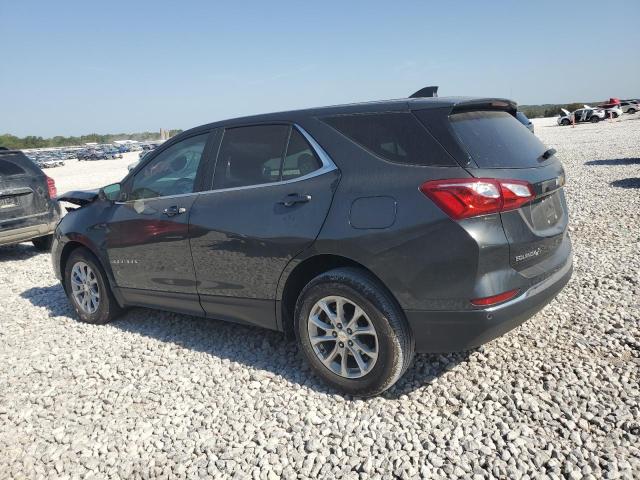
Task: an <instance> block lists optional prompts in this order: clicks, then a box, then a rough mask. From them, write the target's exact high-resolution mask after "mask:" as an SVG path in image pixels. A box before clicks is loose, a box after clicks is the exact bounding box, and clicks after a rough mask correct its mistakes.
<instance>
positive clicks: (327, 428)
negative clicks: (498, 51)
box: [0, 115, 640, 479]
mask: <svg viewBox="0 0 640 480" xmlns="http://www.w3.org/2000/svg"><path fill="white" fill-rule="evenodd" d="M534 123H535V125H536V129H537V130H536V133H537V134H538V135H539V136H540V138H541V139H542V140H543V141H544V142H545V143H547V144H548V145H550V146H554V147H555V148H557V149H558V151H559V155H560V156H561V157H562V159H563V161H564V164H565V167H566V171H567V178H568V185H567V193H568V199H569V204H570V209H571V215H572V218H571V231H572V237H573V242H574V247H575V265H576V269H575V274H574V277H573V279H572V281H571V282H570V284H569V285H568V286H567V288H565V290H564V291H563V292H562V293H561V294H560V296H559V297H558V298H557V299H556V300H555V301H554V302H553V303H551V304H550V305H549V306H548V307H547V308H545V309H544V310H543V311H542V312H541V313H539V314H538V315H536V316H535V317H534V318H533V319H532V320H530V321H529V322H527V323H525V324H524V325H523V326H522V327H520V328H519V329H517V330H515V331H513V332H511V333H509V334H507V335H506V336H504V337H502V338H500V339H498V340H496V341H494V342H492V343H490V344H489V345H486V346H484V347H482V348H480V349H478V350H476V351H474V352H471V353H467V354H457V355H445V356H426V355H423V356H418V357H417V359H416V362H415V364H414V366H413V367H412V368H410V369H409V371H408V372H407V374H406V375H405V377H404V378H403V379H402V380H400V382H398V384H397V385H396V386H395V387H394V388H393V389H392V390H391V391H389V392H387V393H386V394H385V395H383V396H381V397H377V398H373V399H369V400H366V401H363V400H354V399H352V398H348V397H343V396H341V395H338V394H336V393H335V392H332V391H329V390H327V389H326V388H325V387H324V386H323V385H322V384H321V383H320V382H319V380H317V379H316V378H315V377H314V376H313V375H312V374H311V372H310V371H309V369H308V368H307V367H306V365H305V362H304V361H303V359H302V358H301V356H300V354H299V353H298V352H297V349H296V347H295V344H294V343H293V342H291V341H285V340H284V339H283V338H282V336H281V335H280V334H278V333H274V332H269V331H264V330H259V329H253V328H248V327H243V326H237V325H232V324H226V323H222V322H216V321H208V320H203V319H197V318H192V317H187V316H183V315H176V314H171V313H163V312H159V311H154V310H145V309H134V310H131V311H129V312H128V313H127V314H126V315H125V316H124V317H123V318H122V319H121V320H119V321H117V322H115V323H113V324H111V325H108V326H90V325H84V324H81V323H79V322H77V321H76V320H75V318H74V316H73V314H72V311H71V308H70V307H69V305H68V303H67V300H66V298H65V296H64V294H63V291H62V288H61V287H60V285H59V284H58V282H57V281H56V279H55V278H54V276H53V273H52V271H51V266H50V260H49V256H48V255H46V254H37V253H36V252H35V251H34V250H33V249H32V248H31V247H30V246H29V245H28V244H23V245H19V246H14V247H5V248H0V287H1V290H0V291H1V292H2V297H1V298H2V300H1V303H0V365H1V367H0V477H5V478H10V477H11V478H21V477H30V478H35V477H40V478H42V477H56V476H60V477H79V476H86V477H89V476H92V475H93V476H95V478H117V477H120V478H139V477H142V478H149V477H164V478H169V477H189V478H194V477H203V478H204V477H210V476H213V477H233V478H261V479H262V478H269V479H276V478H305V477H314V478H354V479H355V478H425V477H441V478H456V477H457V478H470V477H472V478H485V477H488V476H494V477H500V478H506V477H509V478H520V477H524V478H541V477H551V478H562V477H565V478H634V477H635V478H638V476H639V475H640V449H639V445H640V386H639V380H640V373H639V372H640V325H639V323H640V116H639V115H636V116H635V118H633V117H631V118H629V117H627V116H625V119H624V121H617V122H612V123H609V122H605V123H601V124H598V125H579V126H577V127H576V128H571V127H557V126H555V125H554V124H553V119H543V120H540V121H537V120H536V121H534ZM126 163H127V162H125V161H122V164H123V165H125V164H126ZM85 165H86V166H87V168H89V167H91V168H90V170H88V171H87V172H88V173H87V174H88V175H93V174H95V173H96V172H98V170H100V169H103V168H104V169H106V171H108V173H109V175H110V176H109V178H107V175H105V176H104V177H100V178H98V176H97V175H96V178H95V182H94V183H92V184H91V185H84V183H87V184H88V183H90V182H89V181H88V180H89V178H88V177H85V179H84V180H82V182H83V184H82V185H78V186H79V187H86V186H93V187H95V186H98V185H99V184H104V183H109V182H110V181H113V180H117V175H116V172H115V171H113V170H112V168H111V167H113V166H114V165H115V163H112V161H110V162H91V163H86V164H85ZM104 165H107V166H104ZM63 168H67V167H63ZM83 168H84V165H83ZM125 168H126V167H125ZM125 171H126V170H123V171H122V172H121V173H118V175H120V176H122V175H124V173H125ZM50 172H51V173H52V174H53V175H54V177H55V176H56V173H63V171H62V170H59V171H58V172H56V171H55V170H51V171H50ZM60 178H64V176H61V177H60ZM69 180H70V178H69ZM85 180H86V182H85ZM91 180H92V182H93V178H92V177H91ZM62 184H64V186H65V187H66V186H67V180H66V179H65V180H62V181H60V183H59V185H62ZM69 185H70V186H73V185H71V184H69ZM59 188H60V187H59Z"/></svg>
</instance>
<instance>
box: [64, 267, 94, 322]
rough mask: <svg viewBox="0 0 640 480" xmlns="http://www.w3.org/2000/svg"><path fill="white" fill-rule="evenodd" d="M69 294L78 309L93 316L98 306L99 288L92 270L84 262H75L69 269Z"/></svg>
mask: <svg viewBox="0 0 640 480" xmlns="http://www.w3.org/2000/svg"><path fill="white" fill-rule="evenodd" d="M71 292H72V294H73V299H74V300H75V302H76V304H77V305H78V307H79V308H80V309H81V310H82V311H83V312H85V313H88V314H90V315H91V314H93V313H95V312H96V311H97V310H98V307H99V306H100V286H99V285H98V277H97V276H96V274H95V272H94V271H93V269H92V268H91V267H90V266H89V265H87V264H86V263H85V262H76V263H75V264H74V265H73V268H72V269H71Z"/></svg>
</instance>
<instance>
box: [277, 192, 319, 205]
mask: <svg viewBox="0 0 640 480" xmlns="http://www.w3.org/2000/svg"><path fill="white" fill-rule="evenodd" d="M310 200H311V195H308V194H299V193H292V194H290V195H287V196H286V197H284V200H282V201H281V202H280V203H281V204H282V205H284V206H285V207H293V206H294V205H295V204H296V203H307V202H308V201H310Z"/></svg>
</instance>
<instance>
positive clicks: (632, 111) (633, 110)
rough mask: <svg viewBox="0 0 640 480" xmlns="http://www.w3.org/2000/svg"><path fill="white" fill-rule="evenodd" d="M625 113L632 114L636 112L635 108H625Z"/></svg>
mask: <svg viewBox="0 0 640 480" xmlns="http://www.w3.org/2000/svg"><path fill="white" fill-rule="evenodd" d="M627 113H630V114H631V115H633V114H634V113H636V109H635V108H630V109H629V110H627Z"/></svg>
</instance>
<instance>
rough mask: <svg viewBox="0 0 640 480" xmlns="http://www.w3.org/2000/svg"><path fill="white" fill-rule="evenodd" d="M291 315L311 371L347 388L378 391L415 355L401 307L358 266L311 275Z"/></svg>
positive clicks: (356, 391) (359, 391) (367, 392)
mask: <svg viewBox="0 0 640 480" xmlns="http://www.w3.org/2000/svg"><path fill="white" fill-rule="evenodd" d="M295 320H296V333H297V336H298V340H299V342H300V346H301V348H302V351H303V352H304V354H305V356H306V357H307V360H308V361H309V363H310V364H311V366H312V367H313V369H314V370H315V372H316V373H317V374H318V375H319V376H320V377H322V378H323V379H324V380H325V381H326V382H327V383H328V384H330V385H331V386H333V387H335V388H337V389H339V390H342V391H343V392H345V393H349V394H352V395H358V396H370V395H376V394H378V393H381V392H383V391H385V390H387V389H388V388H389V387H391V386H392V385H393V384H394V383H395V382H396V381H397V380H398V379H399V378H400V377H401V376H402V374H403V373H404V372H405V371H406V369H407V368H408V367H409V365H410V364H411V361H412V359H413V354H414V339H413V336H412V333H411V330H410V328H409V326H408V325H407V322H406V320H405V318H404V314H403V312H402V310H401V309H400V307H399V306H398V305H397V304H396V302H395V300H394V299H393V298H392V297H391V295H390V294H389V293H388V292H387V291H386V289H385V288H384V287H383V286H382V285H380V284H379V282H378V281H377V280H376V279H375V278H373V277H371V276H370V275H369V274H367V273H366V272H364V271H362V270H359V269H355V268H339V269H335V270H331V271H329V272H326V273H324V274H322V275H319V276H318V277H316V278H315V279H313V280H312V281H311V282H310V283H309V284H308V285H307V286H306V287H305V288H304V289H303V290H302V292H301V294H300V296H299V298H298V302H297V304H296V313H295Z"/></svg>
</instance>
